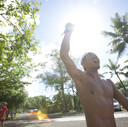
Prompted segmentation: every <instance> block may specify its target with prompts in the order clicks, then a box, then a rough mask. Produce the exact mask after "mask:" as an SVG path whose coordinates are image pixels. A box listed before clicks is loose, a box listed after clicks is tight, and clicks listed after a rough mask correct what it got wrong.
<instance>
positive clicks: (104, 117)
mask: <svg viewBox="0 0 128 127" xmlns="http://www.w3.org/2000/svg"><path fill="white" fill-rule="evenodd" d="M66 30H68V32H65V36H64V39H63V41H62V45H61V50H60V56H61V59H62V61H63V62H64V64H65V67H66V69H67V72H68V73H69V75H70V76H71V78H72V79H73V81H74V82H75V85H76V89H77V91H78V94H79V98H80V102H81V105H82V108H83V111H84V112H85V116H86V123H87V127H116V122H115V118H114V105H113V99H116V100H117V101H118V102H119V103H120V104H121V105H122V106H123V107H124V108H125V109H126V110H127V111H128V99H127V98H126V97H125V96H124V95H123V94H121V93H120V92H119V90H118V89H117V87H116V86H115V85H114V83H113V82H112V81H111V80H110V79H107V80H104V79H101V78H100V77H99V74H98V69H99V68H100V60H99V58H98V57H97V56H96V55H95V54H94V53H89V54H88V55H87V56H86V58H84V59H83V61H82V63H81V64H82V66H83V68H86V71H84V72H83V71H81V70H79V69H78V68H77V67H76V65H75V64H74V62H73V60H72V59H71V58H70V56H69V50H70V37H71V34H72V32H69V31H71V30H72V24H71V23H68V24H67V25H66Z"/></svg>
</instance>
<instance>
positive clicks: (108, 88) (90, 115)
mask: <svg viewBox="0 0 128 127" xmlns="http://www.w3.org/2000/svg"><path fill="white" fill-rule="evenodd" d="M76 87H77V91H78V94H79V97H80V101H81V104H82V107H83V110H84V111H85V114H86V120H87V124H88V127H93V125H94V127H107V126H109V127H115V126H116V125H115V120H114V115H113V114H114V106H113V88H112V85H111V84H110V83H109V81H108V80H103V79H100V78H93V77H91V76H89V75H86V74H83V75H82V78H81V82H80V84H76ZM92 121H93V122H92ZM90 124H91V125H90ZM89 125H90V126H89Z"/></svg>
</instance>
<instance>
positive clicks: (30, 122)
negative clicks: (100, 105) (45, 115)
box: [5, 112, 128, 127]
mask: <svg viewBox="0 0 128 127" xmlns="http://www.w3.org/2000/svg"><path fill="white" fill-rule="evenodd" d="M114 115H115V118H116V123H117V127H128V112H115V114H114ZM5 127H86V122H85V118H84V114H83V113H80V114H75V115H71V116H67V115H64V116H60V118H54V117H53V118H52V117H51V119H46V120H38V119H37V116H36V115H34V114H30V113H24V114H20V115H19V117H18V118H17V119H15V120H6V121H5Z"/></svg>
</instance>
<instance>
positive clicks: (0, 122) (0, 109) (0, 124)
mask: <svg viewBox="0 0 128 127" xmlns="http://www.w3.org/2000/svg"><path fill="white" fill-rule="evenodd" d="M6 105H7V103H6V102H4V103H3V104H2V105H1V106H0V127H4V120H5V112H6V111H7V107H6Z"/></svg>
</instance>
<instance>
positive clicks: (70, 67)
mask: <svg viewBox="0 0 128 127" xmlns="http://www.w3.org/2000/svg"><path fill="white" fill-rule="evenodd" d="M72 27H73V25H72V24H71V23H68V24H67V25H66V27H65V28H66V32H65V36H64V39H63V41H62V45H61V50H60V57H61V59H62V61H63V62H64V64H65V67H66V69H67V71H68V73H69V75H70V76H71V77H72V79H73V80H74V81H75V82H77V81H78V80H80V73H79V70H78V69H77V67H76V65H75V64H74V62H73V60H72V59H71V58H70V56H69V50H70V37H71V34H72V30H73V28H72Z"/></svg>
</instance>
